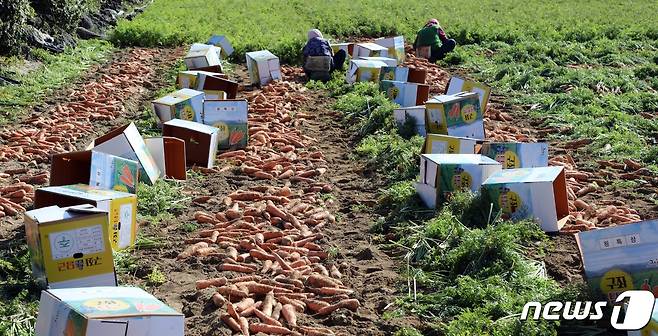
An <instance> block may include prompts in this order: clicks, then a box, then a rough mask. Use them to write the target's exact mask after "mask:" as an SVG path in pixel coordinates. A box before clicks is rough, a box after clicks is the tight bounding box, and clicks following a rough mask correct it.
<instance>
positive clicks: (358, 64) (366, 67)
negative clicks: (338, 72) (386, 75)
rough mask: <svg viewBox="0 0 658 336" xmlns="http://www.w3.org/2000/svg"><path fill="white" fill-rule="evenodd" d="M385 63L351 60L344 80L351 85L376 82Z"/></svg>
mask: <svg viewBox="0 0 658 336" xmlns="http://www.w3.org/2000/svg"><path fill="white" fill-rule="evenodd" d="M385 66H386V63H384V62H380V61H366V60H358V59H353V60H351V61H350V67H349V69H347V76H346V80H347V82H348V83H350V84H352V83H355V82H378V81H379V73H380V71H381V68H382V67H385Z"/></svg>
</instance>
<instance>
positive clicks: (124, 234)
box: [34, 184, 137, 251]
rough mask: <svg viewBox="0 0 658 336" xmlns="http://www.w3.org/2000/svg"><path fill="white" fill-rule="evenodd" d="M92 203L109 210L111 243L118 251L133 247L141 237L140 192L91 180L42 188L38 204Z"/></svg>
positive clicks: (38, 206)
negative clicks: (97, 185) (93, 183)
mask: <svg viewBox="0 0 658 336" xmlns="http://www.w3.org/2000/svg"><path fill="white" fill-rule="evenodd" d="M81 204H91V205H94V206H95V207H97V208H99V209H101V210H104V211H107V212H108V214H109V227H108V232H109V233H110V243H111V244H112V249H113V250H114V251H119V250H123V249H126V248H129V247H131V246H132V245H133V244H134V243H135V239H136V238H137V196H136V195H133V194H129V193H125V192H121V191H115V190H104V189H99V188H94V187H92V186H89V185H87V184H72V185H66V186H51V187H43V188H39V189H37V190H36V191H35V193H34V207H35V208H43V207H48V206H52V205H57V206H60V207H67V206H73V205H81Z"/></svg>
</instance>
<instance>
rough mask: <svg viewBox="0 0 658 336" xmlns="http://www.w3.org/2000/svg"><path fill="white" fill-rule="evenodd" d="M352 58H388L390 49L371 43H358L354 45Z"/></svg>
mask: <svg viewBox="0 0 658 336" xmlns="http://www.w3.org/2000/svg"><path fill="white" fill-rule="evenodd" d="M352 57H353V58H355V59H358V58H359V57H388V48H386V47H383V46H380V45H379V44H375V43H371V42H365V43H357V44H356V45H354V53H353V55H352ZM396 64H397V60H396Z"/></svg>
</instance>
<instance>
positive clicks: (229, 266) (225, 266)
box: [217, 264, 255, 273]
mask: <svg viewBox="0 0 658 336" xmlns="http://www.w3.org/2000/svg"><path fill="white" fill-rule="evenodd" d="M217 269H219V270H220V271H233V272H240V273H253V272H255V271H254V270H253V269H252V268H249V267H247V266H243V265H233V264H221V265H219V266H218V267H217Z"/></svg>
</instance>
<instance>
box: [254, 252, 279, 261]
mask: <svg viewBox="0 0 658 336" xmlns="http://www.w3.org/2000/svg"><path fill="white" fill-rule="evenodd" d="M249 255H250V256H251V257H252V258H254V259H258V260H270V261H274V260H276V257H274V256H273V255H271V254H269V253H267V252H262V251H259V250H256V249H253V250H251V251H249Z"/></svg>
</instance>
